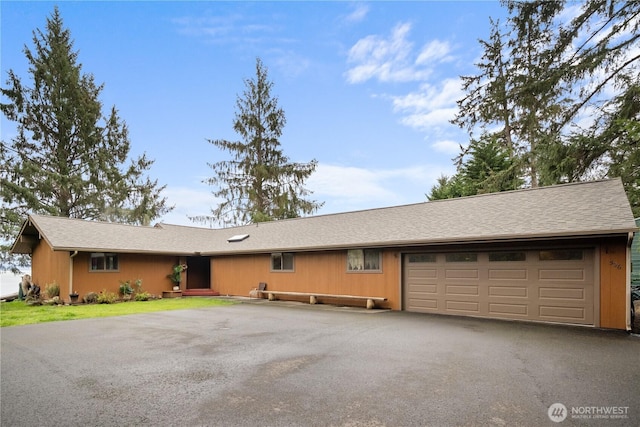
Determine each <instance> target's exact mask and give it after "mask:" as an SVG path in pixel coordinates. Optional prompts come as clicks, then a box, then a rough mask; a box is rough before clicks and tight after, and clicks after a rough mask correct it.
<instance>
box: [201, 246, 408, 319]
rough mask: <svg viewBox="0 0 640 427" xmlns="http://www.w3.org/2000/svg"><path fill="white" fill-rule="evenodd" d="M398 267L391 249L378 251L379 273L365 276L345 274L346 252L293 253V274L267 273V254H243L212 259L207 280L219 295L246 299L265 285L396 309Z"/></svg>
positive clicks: (277, 288) (269, 271)
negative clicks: (374, 301)
mask: <svg viewBox="0 0 640 427" xmlns="http://www.w3.org/2000/svg"><path fill="white" fill-rule="evenodd" d="M399 266H400V262H399V254H398V252H397V251H395V250H384V251H383V252H382V271H381V272H366V273H365V272H347V251H326V252H313V253H304V252H303V253H296V254H294V271H293V272H286V271H271V255H270V254H260V255H245V256H237V257H219V258H214V259H213V260H212V265H211V280H212V288H213V289H215V290H216V291H218V292H220V294H221V295H239V296H249V292H250V291H251V290H252V289H255V288H257V287H258V283H260V282H266V283H267V289H271V290H276V291H294V292H317V293H323V294H338V295H363V296H377V297H385V298H387V299H388V301H387V303H386V304H384V305H382V304H381V306H384V307H389V308H392V309H394V310H399V309H400V300H399V280H400V273H399V270H398V269H399ZM283 299H284V297H283ZM343 302H344V301H343Z"/></svg>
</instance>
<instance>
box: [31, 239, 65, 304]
mask: <svg viewBox="0 0 640 427" xmlns="http://www.w3.org/2000/svg"><path fill="white" fill-rule="evenodd" d="M69 266H70V264H69V252H54V251H53V250H51V246H49V244H47V242H46V241H45V240H40V242H39V243H38V245H37V246H36V247H35V248H34V250H33V255H32V258H31V278H32V280H33V283H35V284H36V285H38V286H40V288H41V289H42V290H43V291H44V290H45V289H46V286H47V285H48V284H51V283H57V284H58V285H59V286H60V297H61V298H62V299H65V296H66V300H68V299H69V296H68V293H69V292H68V290H69Z"/></svg>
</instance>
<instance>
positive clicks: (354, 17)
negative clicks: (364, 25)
mask: <svg viewBox="0 0 640 427" xmlns="http://www.w3.org/2000/svg"><path fill="white" fill-rule="evenodd" d="M368 13H369V6H368V5H366V4H363V3H356V4H355V6H354V10H353V12H351V13H350V14H349V15H347V16H345V18H344V21H345V22H348V23H357V22H362V21H363V20H364V18H366V16H367V14H368Z"/></svg>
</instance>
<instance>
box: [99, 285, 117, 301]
mask: <svg viewBox="0 0 640 427" xmlns="http://www.w3.org/2000/svg"><path fill="white" fill-rule="evenodd" d="M117 299H118V295H116V294H115V293H113V292H107V290H106V289H104V290H103V291H102V292H100V294H98V299H97V300H96V302H97V303H98V304H113V303H114V302H116V300H117Z"/></svg>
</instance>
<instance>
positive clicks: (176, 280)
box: [167, 264, 187, 285]
mask: <svg viewBox="0 0 640 427" xmlns="http://www.w3.org/2000/svg"><path fill="white" fill-rule="evenodd" d="M186 269H187V264H176V265H174V266H173V269H172V271H171V274H167V277H168V278H169V280H171V282H173V284H174V285H180V282H181V281H182V272H183V271H185V270H186Z"/></svg>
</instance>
